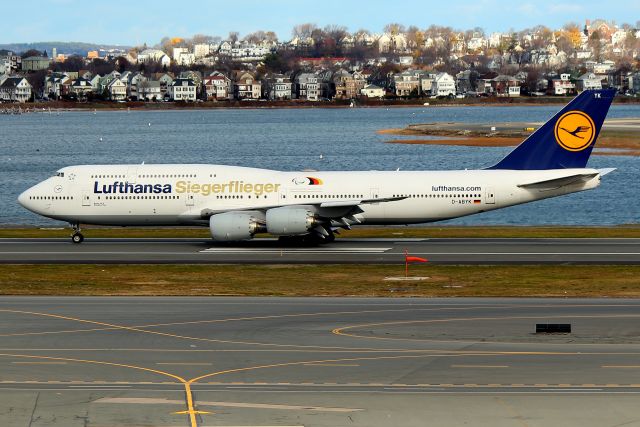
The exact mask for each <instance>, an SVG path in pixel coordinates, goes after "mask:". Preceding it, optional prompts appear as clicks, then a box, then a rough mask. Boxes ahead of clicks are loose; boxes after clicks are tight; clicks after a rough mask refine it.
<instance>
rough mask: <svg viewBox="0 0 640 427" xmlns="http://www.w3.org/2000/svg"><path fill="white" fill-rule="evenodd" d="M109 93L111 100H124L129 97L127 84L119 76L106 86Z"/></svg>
mask: <svg viewBox="0 0 640 427" xmlns="http://www.w3.org/2000/svg"><path fill="white" fill-rule="evenodd" d="M105 90H106V91H107V95H108V97H109V99H110V100H111V101H124V100H125V99H127V84H126V83H125V82H123V81H122V80H120V79H119V78H114V79H111V80H110V81H109V83H107V85H106V86H105Z"/></svg>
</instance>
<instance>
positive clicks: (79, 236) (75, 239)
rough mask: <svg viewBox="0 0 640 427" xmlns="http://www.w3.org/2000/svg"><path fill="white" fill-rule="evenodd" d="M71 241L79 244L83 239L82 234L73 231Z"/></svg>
mask: <svg viewBox="0 0 640 427" xmlns="http://www.w3.org/2000/svg"><path fill="white" fill-rule="evenodd" d="M71 241H72V242H73V243H75V244H80V243H82V242H83V241H84V236H83V235H82V234H80V233H75V234H74V235H73V236H71Z"/></svg>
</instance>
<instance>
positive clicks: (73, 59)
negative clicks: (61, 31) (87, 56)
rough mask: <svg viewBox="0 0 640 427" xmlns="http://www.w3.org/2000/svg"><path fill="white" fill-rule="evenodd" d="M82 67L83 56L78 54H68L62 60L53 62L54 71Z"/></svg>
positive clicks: (77, 69) (78, 69) (72, 69)
mask: <svg viewBox="0 0 640 427" xmlns="http://www.w3.org/2000/svg"><path fill="white" fill-rule="evenodd" d="M82 68H84V58H82V57H81V56H78V55H72V56H69V57H68V58H67V59H65V61H64V62H55V63H54V64H53V70H54V71H80V70H81V69H82Z"/></svg>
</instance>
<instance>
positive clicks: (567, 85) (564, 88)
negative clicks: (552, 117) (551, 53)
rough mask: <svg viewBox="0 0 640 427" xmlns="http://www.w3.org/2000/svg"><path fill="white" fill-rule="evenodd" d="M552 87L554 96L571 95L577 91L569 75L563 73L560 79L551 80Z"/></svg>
mask: <svg viewBox="0 0 640 427" xmlns="http://www.w3.org/2000/svg"><path fill="white" fill-rule="evenodd" d="M551 87H552V90H553V94H554V95H569V94H572V93H573V92H574V91H575V89H576V85H575V84H574V83H573V82H572V81H571V75H570V74H569V73H562V74H560V76H559V77H556V78H553V79H551Z"/></svg>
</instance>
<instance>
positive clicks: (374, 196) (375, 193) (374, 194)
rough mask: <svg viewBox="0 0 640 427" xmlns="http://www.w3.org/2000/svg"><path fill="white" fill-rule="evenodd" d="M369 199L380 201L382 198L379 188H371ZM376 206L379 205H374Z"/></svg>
mask: <svg viewBox="0 0 640 427" xmlns="http://www.w3.org/2000/svg"><path fill="white" fill-rule="evenodd" d="M369 197H371V198H372V199H378V198H380V191H379V189H378V188H377V187H375V188H371V189H370V191H369ZM373 204H375V205H377V204H378V203H373Z"/></svg>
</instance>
